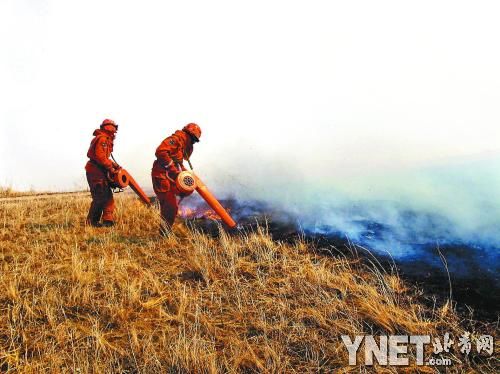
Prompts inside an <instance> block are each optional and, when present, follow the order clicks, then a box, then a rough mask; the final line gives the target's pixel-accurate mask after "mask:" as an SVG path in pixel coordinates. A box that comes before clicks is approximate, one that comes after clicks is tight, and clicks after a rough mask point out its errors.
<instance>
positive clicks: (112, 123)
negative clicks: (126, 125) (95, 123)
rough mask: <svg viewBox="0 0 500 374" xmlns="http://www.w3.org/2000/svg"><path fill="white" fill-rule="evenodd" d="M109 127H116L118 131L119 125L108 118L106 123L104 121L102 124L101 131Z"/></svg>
mask: <svg viewBox="0 0 500 374" xmlns="http://www.w3.org/2000/svg"><path fill="white" fill-rule="evenodd" d="M107 125H111V126H114V127H116V129H117V130H118V125H117V124H116V123H115V121H113V120H112V119H109V118H106V119H105V120H104V121H102V123H101V129H102V128H103V127H104V126H107Z"/></svg>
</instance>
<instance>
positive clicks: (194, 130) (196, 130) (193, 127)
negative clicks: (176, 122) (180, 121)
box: [182, 123, 201, 142]
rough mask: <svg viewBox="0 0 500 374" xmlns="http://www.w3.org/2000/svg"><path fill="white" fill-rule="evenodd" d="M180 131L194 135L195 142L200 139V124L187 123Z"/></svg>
mask: <svg viewBox="0 0 500 374" xmlns="http://www.w3.org/2000/svg"><path fill="white" fill-rule="evenodd" d="M182 131H184V132H187V133H188V134H189V135H191V136H192V137H194V138H195V139H196V141H197V142H199V141H200V137H201V129H200V126H198V125H197V124H196V123H188V124H187V125H186V126H184V128H183V129H182Z"/></svg>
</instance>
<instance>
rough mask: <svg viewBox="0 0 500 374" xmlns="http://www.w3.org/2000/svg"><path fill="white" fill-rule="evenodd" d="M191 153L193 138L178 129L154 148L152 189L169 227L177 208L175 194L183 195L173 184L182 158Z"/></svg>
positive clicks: (187, 156)
mask: <svg viewBox="0 0 500 374" xmlns="http://www.w3.org/2000/svg"><path fill="white" fill-rule="evenodd" d="M191 153H193V140H192V138H191V136H190V135H189V134H187V133H186V132H185V131H181V130H178V131H176V132H175V133H174V134H172V135H171V136H169V137H168V138H166V139H165V140H163V141H162V142H161V144H160V145H159V147H158V148H157V149H156V153H155V155H156V160H155V162H154V163H153V169H152V170H151V177H152V181H153V189H154V191H155V194H156V196H157V197H158V202H159V203H160V210H161V216H162V218H163V220H164V222H165V223H166V224H167V226H168V227H169V228H170V227H171V226H172V225H173V224H174V220H175V216H176V215H177V210H178V208H179V205H178V202H177V196H185V195H183V194H182V193H181V192H180V191H179V190H178V189H177V187H176V185H175V179H176V177H177V175H178V174H179V172H180V165H182V162H183V160H187V159H189V157H191Z"/></svg>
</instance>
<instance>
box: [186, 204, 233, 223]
mask: <svg viewBox="0 0 500 374" xmlns="http://www.w3.org/2000/svg"><path fill="white" fill-rule="evenodd" d="M226 210H227V211H228V212H229V209H226ZM177 215H178V216H179V217H181V218H184V219H210V220H213V221H220V220H221V218H220V217H219V216H218V215H217V213H215V212H214V211H213V210H212V209H203V208H199V209H193V208H189V207H180V208H179V211H178V213H177Z"/></svg>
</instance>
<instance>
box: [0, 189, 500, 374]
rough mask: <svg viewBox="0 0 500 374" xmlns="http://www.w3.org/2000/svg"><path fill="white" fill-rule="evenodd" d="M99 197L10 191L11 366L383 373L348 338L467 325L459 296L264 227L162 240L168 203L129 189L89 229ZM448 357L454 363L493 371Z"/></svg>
mask: <svg viewBox="0 0 500 374" xmlns="http://www.w3.org/2000/svg"><path fill="white" fill-rule="evenodd" d="M89 201H90V200H89V198H88V197H82V196H77V195H74V196H73V195H68V196H55V197H51V198H49V199H44V200H33V201H11V202H3V203H2V202H1V201H0V266H1V269H0V286H1V288H2V290H3V292H2V293H1V294H0V371H7V372H8V371H20V372H61V371H64V372H67V371H70V372H81V373H88V372H99V373H101V372H102V373H111V372H113V373H121V372H138V373H151V372H158V373H167V372H170V373H177V372H186V373H216V372H287V373H288V372H333V371H335V372H350V371H352V372H359V371H378V370H382V368H380V367H376V366H375V367H373V368H369V367H349V366H347V365H348V356H347V351H346V349H345V348H344V346H343V343H342V342H341V339H340V335H341V334H348V335H350V336H351V337H352V336H353V335H354V334H374V335H377V334H392V333H398V334H419V335H422V334H438V335H439V334H441V336H442V334H444V332H451V333H454V334H456V335H457V336H458V335H459V334H460V333H461V332H462V331H463V330H464V327H463V322H461V321H460V319H459V318H458V316H457V315H456V314H455V313H454V312H453V310H452V309H451V308H450V307H449V305H448V304H446V305H444V306H441V307H435V308H434V309H432V310H430V309H428V308H426V307H424V306H423V305H422V304H420V303H419V302H418V301H417V296H416V293H415V291H412V289H411V288H409V286H408V285H405V284H404V282H402V281H401V279H400V278H398V277H397V276H395V275H393V274H386V273H384V272H382V271H380V270H377V269H376V268H373V267H371V266H367V265H365V264H364V263H363V262H360V261H358V260H356V259H349V258H343V257H331V256H319V255H317V254H314V253H313V252H311V251H310V250H309V249H308V246H307V244H306V243H303V242H300V243H297V244H296V245H286V244H283V243H279V242H275V241H272V240H271V239H270V237H269V236H268V235H266V232H265V230H264V229H260V230H259V231H257V232H254V233H249V234H247V235H244V236H239V237H229V236H228V235H226V234H224V233H221V235H220V238H218V239H213V238H209V237H207V236H205V235H202V234H200V233H197V232H194V231H190V230H188V229H186V227H185V226H183V224H179V225H177V226H176V228H175V234H176V235H175V237H171V238H168V239H161V238H160V237H158V235H157V233H158V230H157V228H158V223H159V217H158V213H157V211H155V210H152V209H147V208H145V207H144V206H143V205H142V204H141V203H140V202H138V201H137V200H135V199H134V198H133V197H131V196H126V195H121V196H118V197H117V205H118V206H117V212H118V217H117V221H118V225H117V226H116V227H115V228H113V229H95V228H90V227H86V226H84V224H83V222H84V218H85V214H86V210H87V207H88V205H89ZM360 357H362V356H360ZM449 357H450V358H451V359H452V360H453V367H452V371H455V372H464V371H471V372H472V371H483V372H492V370H494V367H493V365H494V363H493V359H491V360H490V361H488V360H486V359H484V360H479V361H477V362H475V363H473V362H469V361H461V359H462V358H463V356H458V357H457V356H452V355H449ZM360 362H362V360H360ZM413 362H414V361H413ZM418 369H419V370H421V371H427V372H433V371H434V370H435V369H433V368H430V367H419V368H418ZM385 370H386V371H387V372H396V369H385ZM406 370H407V371H409V372H411V371H415V370H416V368H415V367H410V368H406Z"/></svg>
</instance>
